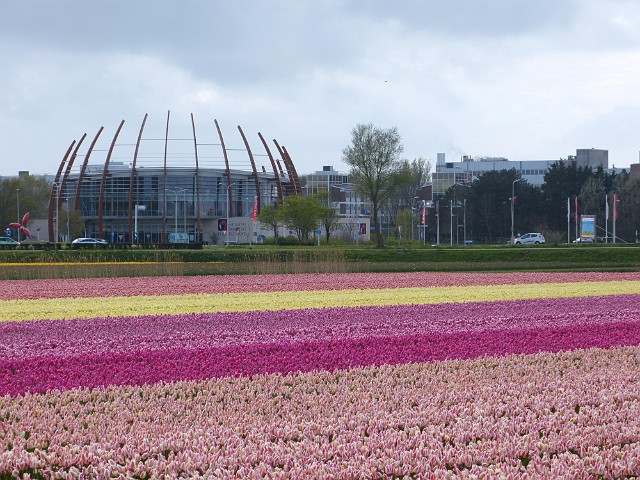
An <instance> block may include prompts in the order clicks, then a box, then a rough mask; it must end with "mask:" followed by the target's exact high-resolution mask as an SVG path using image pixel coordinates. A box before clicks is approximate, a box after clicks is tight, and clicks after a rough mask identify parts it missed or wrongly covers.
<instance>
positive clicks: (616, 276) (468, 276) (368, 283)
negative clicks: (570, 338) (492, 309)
mask: <svg viewBox="0 0 640 480" xmlns="http://www.w3.org/2000/svg"><path fill="white" fill-rule="evenodd" d="M608 280H640V272H626V273H625V272H620V273H607V272H584V273H574V272H566V273H561V272H557V273H553V272H513V273H490V274H485V273H429V272H412V273H332V274H295V275H247V276H237V275H228V276H203V277H131V278H90V279H69V280H65V281H64V282H61V281H60V280H56V279H52V280H8V281H3V284H2V290H0V300H12V299H35V298H64V297H112V296H133V295H183V294H191V293H233V292H261V291H263V292H272V291H305V290H357V289H372V288H401V287H438V286H440V287H446V286H471V285H513V284H521V283H522V284H530V283H550V282H595V281H608Z"/></svg>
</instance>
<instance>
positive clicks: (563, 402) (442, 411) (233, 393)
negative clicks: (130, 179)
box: [0, 273, 640, 478]
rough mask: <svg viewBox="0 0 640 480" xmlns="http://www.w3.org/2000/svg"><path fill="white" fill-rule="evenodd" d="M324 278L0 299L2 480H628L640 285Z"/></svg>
mask: <svg viewBox="0 0 640 480" xmlns="http://www.w3.org/2000/svg"><path fill="white" fill-rule="evenodd" d="M312 277H323V278H321V279H318V282H316V283H313V282H312ZM330 278H331V277H330V276H326V275H325V276H307V275H302V276H297V275H282V276H277V275H276V276H271V277H270V278H269V279H268V281H267V280H265V281H264V282H263V284H262V285H263V287H262V288H257V289H255V290H260V292H258V293H251V291H252V287H251V285H250V284H248V283H247V284H243V282H242V280H243V279H246V277H224V279H223V280H222V281H221V282H220V283H219V284H215V283H214V282H213V280H214V277H211V278H209V279H207V281H205V282H204V283H203V285H202V288H201V289H200V293H199V292H198V290H197V284H196V283H195V282H192V281H191V280H189V281H187V282H186V283H185V284H183V285H184V290H180V282H178V281H177V280H175V279H170V280H169V281H168V285H169V287H168V288H167V290H166V291H163V290H161V287H160V286H159V284H158V283H156V281H151V282H148V283H147V282H146V280H147V279H145V281H139V280H136V279H132V280H131V283H129V287H132V286H133V285H137V287H136V288H137V292H138V293H137V294H136V296H133V297H129V298H124V295H123V292H124V291H125V290H121V289H119V288H118V287H116V286H115V284H109V282H102V281H100V282H96V283H95V285H94V292H95V294H94V295H93V296H92V297H86V295H83V294H80V295H77V296H75V295H74V294H73V292H72V290H73V288H71V287H69V286H68V285H67V286H62V283H64V282H67V281H66V280H65V281H59V282H60V284H58V283H56V282H55V281H47V282H44V283H42V282H40V283H37V284H34V285H36V290H37V289H39V288H40V289H42V291H43V292H44V290H46V286H44V285H46V284H49V285H56V287H51V291H52V292H53V293H52V294H51V295H49V296H47V295H45V294H44V293H43V294H38V295H37V296H28V295H27V296H22V297H21V296H20V295H19V294H17V293H15V292H17V290H16V289H15V288H14V287H15V285H16V284H17V283H20V282H16V283H12V282H8V283H5V282H2V284H1V285H2V287H5V286H7V285H8V286H7V288H6V289H4V288H3V289H2V295H1V298H2V299H3V300H2V301H1V302H0V318H2V319H3V320H4V321H3V322H0V477H2V476H3V475H4V476H7V475H14V476H21V475H23V474H26V475H27V476H28V475H30V474H35V475H40V476H44V477H47V478H48V477H56V476H60V477H64V476H75V477H83V478H86V477H100V476H102V477H108V476H124V477H129V478H130V477H136V478H151V477H153V476H169V477H176V476H184V477H197V476H203V477H210V476H216V477H240V478H247V477H249V478H251V477H252V478H265V477H278V476H283V477H293V478H296V477H297V478H310V477H316V478H317V477H332V476H333V477H335V478H402V477H404V476H413V477H425V476H429V475H434V476H435V477H436V478H438V477H442V478H445V477H447V476H449V477H450V476H462V477H465V476H466V477H475V478H477V477H485V478H490V477H500V476H502V477H509V476H517V477H519V478H521V477H530V478H540V477H548V478H557V477H562V476H565V477H568V478H569V477H570V478H584V477H598V476H602V477H605V478H618V477H624V476H630V475H634V474H636V473H637V471H638V465H639V464H640V455H639V451H640V447H639V445H640V443H639V442H640V420H639V418H638V414H637V412H638V411H639V410H640V398H639V397H640V388H638V386H639V384H638V382H639V381H640V380H638V379H640V347H639V345H640V274H637V273H628V274H495V276H494V275H491V274H474V275H468V274H460V275H457V274H446V275H443V274H435V275H434V274H415V275H414V274H376V275H369V274H367V275H364V276H362V275H336V276H334V281H333V282H331V281H330ZM119 280H125V279H119ZM363 280H364V282H363ZM85 283H86V285H89V284H90V282H80V284H85ZM363 283H366V286H367V287H368V288H366V289H363V288H362V284H363ZM38 285H39V286H38ZM108 285H111V287H109V286H108ZM296 285H299V288H297V289H296ZM312 285H315V287H316V288H313V289H312V288H311V286H312ZM318 285H320V286H321V287H318ZM28 286H29V283H28V282H26V284H23V285H22V287H23V288H24V287H28ZM87 288H89V287H88V286H87ZM107 291H110V292H112V294H113V295H114V296H111V297H110V296H108V295H106V296H105V295H103V294H104V293H105V292H107ZM86 292H89V290H86ZM98 292H99V294H100V296H99V295H98ZM282 292H291V293H286V294H283V293H282ZM292 293H295V294H292ZM283 296H284V297H285V298H284V299H282V297H283ZM83 297H86V298H83ZM38 298H39V300H38ZM123 302H125V305H124V306H120V307H119V306H118V305H120V304H122V303H123ZM296 302H297V305H298V306H300V305H301V306H303V307H304V308H302V309H300V308H296V307H295V305H296ZM83 304H84V306H83ZM176 304H177V306H176ZM282 305H285V306H286V308H284V309H283V308H281V307H282ZM313 306H316V307H320V308H311V307H313ZM186 307H189V308H193V309H194V310H192V311H189V313H186V312H185V311H184V310H185V309H186ZM12 309H13V310H12ZM146 309H150V310H151V309H153V310H151V312H150V314H145V312H147V310H146ZM11 311H13V312H14V313H13V314H11V313H10V312H11ZM96 312H98V313H99V315H96ZM122 312H124V313H122ZM62 318H68V319H67V320H61V319H62Z"/></svg>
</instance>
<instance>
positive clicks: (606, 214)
mask: <svg viewBox="0 0 640 480" xmlns="http://www.w3.org/2000/svg"><path fill="white" fill-rule="evenodd" d="M604 238H605V243H609V195H605V196H604Z"/></svg>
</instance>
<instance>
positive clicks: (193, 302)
mask: <svg viewBox="0 0 640 480" xmlns="http://www.w3.org/2000/svg"><path fill="white" fill-rule="evenodd" d="M638 292H640V281H635V280H626V281H604V282H575V283H540V284H518V285H489V286H458V287H451V286H447V287H424V288H386V289H370V290H337V291H327V290H322V291H303V292H288V293H283V292H255V293H217V294H187V295H162V296H137V297H136V296H134V297H101V298H98V297H96V298H55V299H36V300H4V301H0V322H7V321H23V320H44V319H52V320H54V319H71V318H93V317H121V316H131V317H133V316H141V315H163V314H176V315H177V314H186V313H207V312H211V313H213V312H245V311H256V310H259V311H272V310H295V309H304V308H329V307H358V306H387V305H389V306H391V305H411V304H437V303H464V302H482V301H497V300H533V299H541V298H571V297H592V296H602V295H624V294H637V293H638Z"/></svg>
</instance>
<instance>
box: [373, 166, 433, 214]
mask: <svg viewBox="0 0 640 480" xmlns="http://www.w3.org/2000/svg"><path fill="white" fill-rule="evenodd" d="M394 176H395V178H394V181H393V183H394V185H395V188H394V189H393V191H392V192H391V194H390V195H389V198H388V200H387V202H386V203H385V205H384V213H385V214H389V215H390V216H391V218H392V219H395V218H396V214H397V213H398V211H400V210H403V209H407V208H408V209H412V208H416V207H417V206H418V204H419V203H420V202H419V201H418V200H417V199H416V197H417V196H418V193H419V191H420V189H421V188H423V187H424V186H425V185H427V184H428V183H429V181H430V180H431V163H429V161H428V160H425V159H424V158H422V157H419V158H415V159H414V160H412V161H411V162H410V161H409V160H406V159H405V160H402V161H401V162H400V164H399V166H398V170H397V171H396V172H395V173H394Z"/></svg>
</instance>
